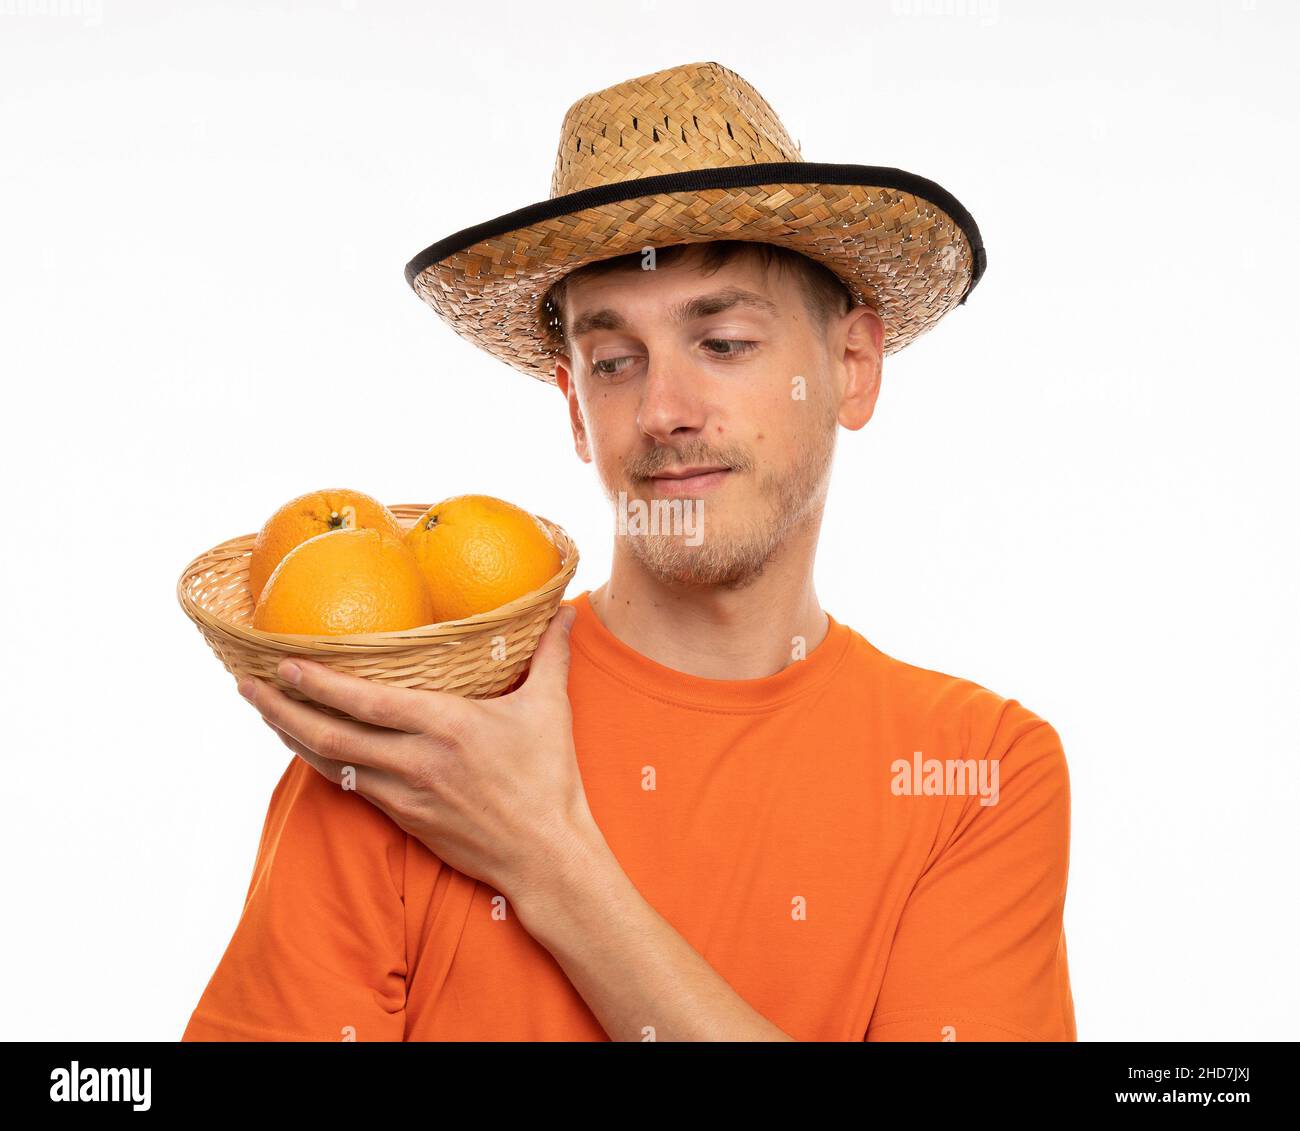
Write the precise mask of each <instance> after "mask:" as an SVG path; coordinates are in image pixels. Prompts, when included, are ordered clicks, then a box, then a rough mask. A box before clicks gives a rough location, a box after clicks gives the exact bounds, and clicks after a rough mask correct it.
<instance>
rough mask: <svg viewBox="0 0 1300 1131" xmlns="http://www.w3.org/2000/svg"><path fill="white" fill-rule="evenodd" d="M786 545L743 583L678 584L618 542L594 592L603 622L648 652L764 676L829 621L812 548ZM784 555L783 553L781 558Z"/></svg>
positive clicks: (688, 667) (813, 641) (718, 672)
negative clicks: (649, 568) (805, 551)
mask: <svg viewBox="0 0 1300 1131" xmlns="http://www.w3.org/2000/svg"><path fill="white" fill-rule="evenodd" d="M784 551H796V547H794V546H790V545H789V544H787V546H785V547H783V548H782V552H778V554H777V555H776V557H774V559H773V560H771V561H769V562H768V564H767V567H766V568H765V569H764V570H763V573H762V575H761V576H760V577H758V578H757V579H756V580H755V581H754V582H753V583H752V584H750V585H748V586H746V587H745V588H743V589H737V590H731V589H727V588H724V587H722V586H706V585H693V586H680V585H673V584H669V583H665V582H663V581H661V580H660V579H658V578H657V577H654V576H653V575H651V574H649V573H648V572H647V571H646V570H645V569H644V568H643V567H642V566H641V564H640V563H639V562H637V561H635V560H629V559H628V558H627V557H625V556H624V555H621V554H620V553H619V552H618V548H617V547H616V549H615V554H614V566H613V569H612V570H611V571H610V579H609V580H608V581H607V582H605V583H604V584H603V585H601V586H600V588H598V589H595V590H593V591H592V593H591V595H590V598H589V599H590V601H591V607H592V609H593V610H594V611H595V613H596V616H597V617H598V618H599V620H600V622H601V623H602V624H603V625H604V626H605V627H606V628H607V629H608V630H609V631H610V632H611V633H613V635H615V636H616V637H618V639H619V640H621V641H622V642H623V643H624V644H626V645H627V646H628V647H629V648H632V649H633V650H634V651H637V652H639V653H641V655H643V656H645V657H646V658H647V659H650V660H654V661H655V662H656V663H659V664H663V665H664V666H665V667H668V668H672V669H673V670H674V671H679V672H684V673H686V674H687V675H694V676H701V677H703V678H705V679H761V678H762V677H764V676H769V675H774V674H775V673H777V672H779V671H781V670H783V669H784V668H786V667H788V666H789V665H790V664H791V663H792V662H794V661H795V660H796V659H797V658H800V657H801V656H806V655H809V654H810V653H811V652H812V651H813V649H815V648H816V647H817V646H818V645H819V644H820V643H821V642H822V640H823V639H825V637H826V633H827V631H828V629H829V627H830V622H829V621H828V619H827V617H826V614H825V613H824V612H823V611H822V608H821V605H820V603H819V602H818V600H817V594H816V591H815V589H814V587H813V582H812V561H811V555H805V554H800V553H798V552H784ZM778 559H779V560H778Z"/></svg>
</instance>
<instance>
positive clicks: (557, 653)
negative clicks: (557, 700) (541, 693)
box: [523, 605, 578, 691]
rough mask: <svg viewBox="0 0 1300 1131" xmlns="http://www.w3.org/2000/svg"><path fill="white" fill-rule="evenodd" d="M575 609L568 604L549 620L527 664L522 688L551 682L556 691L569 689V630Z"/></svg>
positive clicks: (574, 615)
mask: <svg viewBox="0 0 1300 1131" xmlns="http://www.w3.org/2000/svg"><path fill="white" fill-rule="evenodd" d="M577 616H578V610H577V609H575V608H574V607H573V606H572V605H562V606H561V607H560V611H559V612H558V613H556V614H555V616H553V617H552V618H551V623H550V624H548V625H547V626H546V631H545V632H543V633H542V636H541V639H540V640H538V641H537V650H536V651H535V652H533V658H532V661H531V663H530V664H529V665H528V678H527V679H525V680H524V684H523V686H525V687H527V686H528V685H529V684H532V683H539V682H545V683H551V684H553V685H555V686H556V687H557V688H558V690H560V691H564V690H565V689H567V687H568V686H569V630H570V629H571V628H572V627H573V622H574V621H575V620H576V619H577Z"/></svg>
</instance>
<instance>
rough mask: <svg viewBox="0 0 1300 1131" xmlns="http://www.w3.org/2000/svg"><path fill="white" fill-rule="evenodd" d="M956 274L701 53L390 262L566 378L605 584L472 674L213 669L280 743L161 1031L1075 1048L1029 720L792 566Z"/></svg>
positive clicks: (1045, 810)
mask: <svg viewBox="0 0 1300 1131" xmlns="http://www.w3.org/2000/svg"><path fill="white" fill-rule="evenodd" d="M760 153H761V154H762V155H763V156H764V158H768V160H762V159H758V158H759V154H760ZM778 156H779V158H780V161H776V160H775V158H776V157H778ZM759 166H761V168H760V167H759ZM665 169H667V170H669V171H667V172H662V170H665ZM737 231H744V232H745V233H746V240H744V241H740V242H736V241H733V240H732V239H730V235H731V234H732V233H735V232H737ZM982 267H983V251H982V246H981V244H980V241H979V234H978V229H977V228H976V227H975V225H974V221H973V220H972V219H971V218H970V216H969V214H968V213H966V212H965V210H964V209H962V208H961V206H960V205H959V204H958V203H957V202H956V201H955V200H954V199H953V198H952V197H951V196H949V195H948V194H947V193H946V192H944V190H942V189H941V188H939V186H937V185H933V184H932V183H930V182H926V181H922V180H921V179H920V178H917V177H913V176H911V175H910V174H905V173H901V172H899V171H897V170H882V169H871V168H867V167H863V166H832V165H811V164H808V163H804V162H802V160H801V159H799V158H798V153H797V150H796V148H795V147H794V145H793V143H791V142H790V139H789V137H788V135H787V134H786V132H785V130H784V128H783V127H782V126H781V124H780V122H779V121H778V120H777V119H776V117H775V115H774V114H773V113H772V112H771V109H770V107H768V106H767V103H766V102H765V101H764V100H763V99H762V97H761V96H760V95H759V94H758V93H757V91H755V90H754V89H753V88H752V87H750V86H749V84H747V83H745V82H744V80H743V79H741V78H740V77H739V76H738V75H735V74H734V73H733V72H731V71H728V70H727V69H725V68H722V67H719V66H718V65H717V64H714V63H703V64H693V65H690V66H685V67H677V68H672V69H671V70H668V71H663V72H659V73H657V74H655V75H649V76H642V77H641V78H638V79H634V80H630V81H629V82H628V83H624V84H620V85H619V86H617V87H613V88H610V89H609V90H606V91H602V92H599V93H598V94H595V95H591V96H589V97H588V98H587V99H584V100H582V101H580V102H579V103H577V104H575V106H574V107H573V108H572V109H571V110H570V111H569V114H568V116H567V117H566V123H565V129H564V131H563V133H562V137H561V146H560V152H559V156H558V158H557V164H556V172H555V176H554V178H553V180H552V195H551V199H550V200H549V201H547V202H544V203H543V204H541V205H534V206H531V207H530V208H527V209H523V210H520V211H519V212H515V213H511V214H510V215H508V216H505V217H501V218H499V219H498V220H497V221H492V222H490V223H489V224H485V225H481V226H480V227H479V228H477V229H469V230H467V231H466V232H462V233H457V235H456V236H453V237H450V238H449V239H447V240H444V241H442V242H441V243H440V244H435V245H434V246H433V247H432V248H430V249H428V250H427V251H426V252H424V253H422V255H421V256H419V257H417V259H416V260H415V261H413V262H412V264H411V265H410V266H409V267H408V278H409V279H410V280H411V281H412V283H413V285H414V286H415V287H416V289H417V291H418V293H420V294H421V296H422V297H424V298H425V299H426V301H428V302H429V303H430V304H431V305H432V306H433V307H434V309H435V310H436V311H437V312H438V313H439V314H440V315H441V316H442V317H443V318H444V319H446V320H447V321H448V322H449V324H451V325H452V326H453V328H455V329H456V330H457V332H458V333H462V334H464V335H465V336H467V337H469V338H470V339H471V340H473V341H475V342H476V343H477V344H479V345H481V346H482V347H483V348H485V349H488V350H489V351H490V352H492V353H493V354H494V355H495V356H498V357H500V358H502V360H505V361H506V362H507V363H508V364H510V365H512V366H513V367H514V368H516V369H519V370H520V371H521V372H526V373H529V374H530V375H532V376H534V377H538V378H539V379H543V380H548V381H551V382H553V383H554V384H555V385H556V386H557V387H558V388H559V390H560V391H561V392H562V393H563V395H564V396H565V398H566V403H567V407H568V413H569V419H570V424H571V428H572V432H573V436H574V441H575V446H576V448H577V451H578V454H579V456H580V458H582V459H583V460H585V461H588V462H592V463H594V464H595V466H596V470H597V473H598V474H599V476H600V480H601V483H602V485H603V487H604V489H605V491H606V494H607V495H608V497H609V498H610V500H611V502H612V503H613V505H614V510H615V520H616V524H617V525H616V528H615V529H616V534H615V542H614V555H613V566H612V570H611V576H610V578H609V580H608V581H607V582H606V583H605V584H603V585H601V586H600V587H599V588H598V589H596V590H594V591H590V590H589V591H584V592H582V593H580V594H579V595H577V596H576V597H573V598H570V599H569V600H567V601H566V602H565V604H566V605H568V606H572V607H573V609H574V610H575V612H576V617H575V619H574V621H573V623H572V627H571V629H569V631H568V636H567V638H566V634H565V631H564V627H563V625H562V623H561V618H560V617H557V618H555V620H554V621H553V622H552V624H551V626H550V627H549V628H548V630H547V632H546V634H545V636H544V637H543V638H542V640H541V642H540V644H539V647H538V651H537V653H536V655H535V656H534V659H533V663H532V666H531V668H530V671H529V673H528V678H527V680H526V681H525V683H524V684H523V685H522V686H521V687H520V688H519V689H518V690H517V691H514V692H512V693H511V694H509V695H506V696H503V697H500V698H498V699H494V700H485V701H469V700H459V699H456V698H455V697H453V696H443V695H441V694H440V693H432V692H415V691H409V690H402V689H382V688H379V687H378V686H376V685H372V684H370V682H369V681H365V680H359V679H357V678H356V677H351V676H343V675H339V674H337V673H331V672H330V670H329V669H328V668H324V667H322V666H321V665H314V664H303V665H301V668H302V671H301V681H302V682H301V683H300V687H301V688H302V689H303V690H304V691H305V692H306V693H307V695H308V696H309V697H311V698H312V699H314V700H318V701H320V702H324V703H333V704H334V705H344V704H346V705H347V708H348V709H349V711H350V713H352V714H353V715H354V717H355V718H357V719H360V720H362V722H361V723H358V724H349V725H347V726H344V725H342V724H339V723H337V722H336V721H332V720H326V719H324V718H323V716H320V713H319V712H315V711H313V709H312V708H311V707H309V706H306V705H304V704H301V703H294V702H292V701H290V700H289V699H287V697H284V696H282V695H280V694H279V693H278V692H275V691H273V689H271V688H270V687H269V686H261V685H258V686H256V687H255V688H254V689H253V690H252V693H251V698H252V701H253V703H254V705H255V706H256V707H257V708H258V709H259V710H260V711H262V713H263V715H264V716H265V717H266V719H267V722H268V723H269V724H270V725H271V726H273V727H274V728H276V729H277V730H278V731H279V732H280V734H281V737H282V738H284V740H285V741H286V743H287V744H288V745H289V746H290V747H291V748H292V749H293V750H294V751H295V753H296V754H298V755H299V757H297V758H295V759H294V761H293V762H292V763H291V764H290V766H289V768H288V770H287V771H286V772H285V775H284V777H283V779H282V780H281V782H280V784H279V786H278V787H277V789H276V791H275V794H274V795H273V797H272V800H271V807H270V811H269V813H268V816H267V822H266V826H265V829H264V832H263V836H262V842H261V846H260V848H259V853H258V860H257V864H256V867H255V869H254V876H253V881H252V884H251V885H250V888H249V893H248V898H247V901H246V903H245V908H244V912H243V915H242V917H241V919H240V922H239V926H238V929H237V930H236V933H235V937H234V938H233V939H232V941H231V943H230V946H229V947H228V949H227V951H226V954H225V956H224V957H223V959H222V962H221V964H220V966H219V967H218V969H217V971H216V973H215V974H214V975H213V978H212V980H211V982H210V983H209V985H208V988H207V990H206V991H205V993H204V995H203V998H202V1000H201V1001H200V1002H199V1005H198V1008H197V1009H196V1010H195V1011H194V1014H193V1016H192V1017H191V1019H190V1023H189V1026H188V1028H187V1029H186V1032H185V1039H191V1040H194V1039H197V1040H204V1039H213V1040H231V1039H233V1040H275V1039H308V1040H349V1039H355V1040H445V1039H461V1040H574V1039H577V1040H587V1039H591V1040H599V1039H605V1038H607V1037H608V1038H613V1039H616V1040H699V1039H706V1040H707V1039H739V1040H789V1039H794V1040H861V1039H871V1040H935V1041H939V1040H1025V1041H1038V1040H1074V1039H1075V1037H1076V1033H1075V1025H1074V1009H1073V1001H1072V998H1071V994H1070V985H1069V974H1068V964H1067V957H1066V949H1065V938H1064V932H1063V927H1062V916H1063V910H1064V902H1065V893H1066V878H1067V870H1068V855H1069V780H1068V772H1067V767H1066V762H1065V756H1064V753H1063V749H1062V744H1061V741H1060V737H1059V735H1058V734H1057V733H1056V731H1055V730H1054V729H1053V728H1052V726H1051V725H1050V724H1049V723H1047V722H1045V721H1044V720H1043V719H1041V718H1039V717H1038V716H1037V715H1035V714H1034V713H1033V712H1031V711H1029V710H1028V709H1027V708H1025V707H1024V706H1023V705H1021V704H1020V703H1018V702H1017V701H1016V700H1014V699H1008V698H1004V697H1002V696H1000V695H998V694H995V693H994V692H992V691H990V690H988V689H987V688H984V687H981V686H980V685H978V684H976V683H973V682H971V681H969V680H966V679H962V678H959V677H955V676H951V675H947V674H944V673H941V672H936V671H932V670H928V669H925V668H921V667H917V666H913V665H910V664H907V663H905V662H902V661H900V660H897V659H894V658H892V657H890V656H887V655H885V654H883V653H882V652H880V651H879V650H878V649H876V648H875V647H873V646H872V645H871V644H870V643H869V642H868V641H867V640H866V639H864V638H863V637H862V636H861V635H859V634H858V633H857V632H855V631H853V630H852V629H851V628H849V627H848V626H847V625H844V624H841V623H840V622H838V621H836V620H835V619H834V618H833V617H832V616H830V615H829V614H828V613H826V612H825V611H824V610H823V609H822V608H821V607H820V605H819V603H818V601H817V598H816V594H815V590H814V586H813V579H812V566H813V560H814V557H815V552H816V545H817V536H818V532H819V529H820V523H821V517H822V510H823V504H824V500H825V496H826V490H827V486H828V482H829V474H830V469H831V462H832V460H831V457H832V454H833V450H834V444H835V439H836V434H837V427H838V426H839V425H843V426H844V427H845V428H848V429H850V430H857V429H860V428H862V427H863V426H864V425H865V424H866V423H867V421H868V420H869V419H870V418H871V415H872V412H873V409H874V406H875V401H876V396H877V393H878V391H879V387H880V378H881V370H882V358H883V356H884V354H885V353H887V352H889V351H890V350H892V349H897V348H900V347H901V346H902V345H903V344H906V343H907V342H909V341H911V340H913V339H914V338H915V337H916V336H918V335H919V334H921V333H923V332H924V331H925V330H926V329H928V328H929V327H930V326H932V325H933V324H934V323H935V322H937V321H938V319H939V318H941V317H942V316H943V315H944V314H945V313H946V312H947V311H948V310H950V309H951V308H952V307H953V306H955V305H957V304H959V303H960V302H962V301H964V300H965V298H966V296H967V295H968V294H969V292H970V289H971V288H972V287H973V286H974V284H975V282H977V281H978V278H979V274H980V272H981V271H982ZM652 516H654V517H652ZM367 722H370V723H374V724H380V723H382V724H383V725H382V726H379V725H375V726H366V725H364V724H366V723H367ZM322 751H327V752H328V753H326V754H325V755H324V756H322ZM343 762H349V763H359V764H360V766H361V773H363V774H368V775H369V778H368V781H367V779H362V784H360V785H359V786H358V791H360V792H361V793H362V794H363V796H361V797H357V796H355V792H350V791H344V790H341V789H339V788H338V787H337V785H335V784H334V783H335V782H336V781H338V780H339V776H338V769H339V766H340V764H341V763H343ZM318 771H319V772H318ZM399 782H400V787H399V785H398V783H399ZM399 798H400V801H399ZM371 802H373V804H372V803H371ZM390 817H391V818H392V819H390Z"/></svg>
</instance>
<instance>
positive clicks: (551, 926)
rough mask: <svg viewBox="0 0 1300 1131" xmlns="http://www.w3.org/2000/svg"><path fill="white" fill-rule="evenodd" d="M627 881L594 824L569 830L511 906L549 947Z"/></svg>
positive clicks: (522, 883) (524, 883)
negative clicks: (570, 926)
mask: <svg viewBox="0 0 1300 1131" xmlns="http://www.w3.org/2000/svg"><path fill="white" fill-rule="evenodd" d="M620 881H622V882H624V883H626V882H627V877H626V876H625V875H624V874H623V869H622V867H621V866H620V865H619V863H618V860H617V859H616V858H615V856H614V853H613V852H612V851H611V850H610V847H609V845H608V844H607V843H606V841H605V837H604V835H603V834H602V833H601V831H600V829H599V828H598V827H597V826H596V824H595V822H594V821H593V822H591V823H590V824H587V823H584V824H582V825H580V826H577V827H569V828H567V829H566V830H565V832H564V834H563V836H562V838H561V839H560V841H559V842H558V843H557V844H556V846H555V849H554V850H553V851H552V852H550V853H548V854H547V856H546V859H545V860H541V861H538V864H537V866H536V867H535V868H534V869H533V870H532V871H531V873H530V874H529V875H528V877H527V878H525V879H523V880H521V881H520V883H519V884H518V885H517V890H516V892H515V894H514V895H513V897H512V898H511V900H510V902H511V903H512V904H513V905H514V908H515V913H516V915H518V917H519V920H520V922H521V923H522V924H523V926H524V928H525V930H527V931H528V933H529V934H530V935H532V936H533V937H534V938H535V939H537V941H538V942H540V943H542V944H543V945H544V946H546V945H548V944H549V943H553V942H557V941H558V938H559V935H560V934H561V933H562V931H563V929H564V928H565V927H566V926H568V925H571V924H572V923H574V922H575V921H578V920H581V919H582V918H583V917H584V916H585V915H586V914H587V913H588V911H589V910H590V908H591V906H592V900H593V898H594V899H595V900H597V901H599V900H602V899H609V898H612V896H613V895H614V893H615V892H616V891H617V885H618V884H619V882H620Z"/></svg>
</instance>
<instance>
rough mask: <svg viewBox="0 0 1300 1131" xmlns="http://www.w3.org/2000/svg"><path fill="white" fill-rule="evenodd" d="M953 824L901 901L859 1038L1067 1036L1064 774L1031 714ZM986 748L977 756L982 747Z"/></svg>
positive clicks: (1051, 739) (1052, 739)
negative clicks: (865, 1026) (987, 801)
mask: <svg viewBox="0 0 1300 1131" xmlns="http://www.w3.org/2000/svg"><path fill="white" fill-rule="evenodd" d="M1033 720H1034V721H1033V722H1032V723H1031V725H1030V726H1029V727H1028V728H1027V729H1023V730H1021V731H1020V733H1019V736H1018V737H1017V738H1015V739H1014V740H1012V741H1011V742H1010V743H1009V745H1007V749H1006V751H1005V753H1004V754H1002V756H1001V757H1000V758H997V759H996V761H997V767H996V769H997V776H996V777H994V773H993V771H994V766H993V765H992V764H990V765H989V766H988V767H987V769H986V771H985V773H986V777H984V778H981V779H979V780H980V781H981V782H982V783H983V784H985V785H988V786H991V785H993V784H996V786H997V790H996V793H995V792H994V791H993V790H992V789H991V788H990V789H987V790H985V791H984V792H986V794H987V796H988V798H990V799H992V798H994V797H996V802H995V803H993V804H987V805H982V804H981V803H980V802H981V800H982V798H981V797H980V796H972V795H971V794H972V793H975V792H978V791H973V790H968V791H967V794H966V795H965V796H957V797H953V796H949V797H947V798H946V802H947V804H948V805H951V806H955V807H956V809H955V810H954V811H955V812H957V814H958V817H957V820H956V821H955V823H951V822H945V826H944V827H945V828H946V827H949V826H950V827H951V829H952V831H951V834H950V835H949V836H947V838H946V839H945V840H944V841H943V843H942V847H941V848H940V850H939V851H938V852H937V854H935V855H934V856H933V862H932V863H931V865H930V866H929V867H928V868H927V869H926V870H925V871H924V873H923V874H922V875H921V876H920V878H919V879H918V881H917V883H916V885H915V887H914V888H913V890H912V893H911V895H910V897H909V898H908V901H907V903H906V905H905V907H904V909H903V913H902V917H901V919H900V921H899V926H898V930H897V933H896V935H895V938H894V943H893V947H892V949H891V952H890V956H889V960H888V965H887V968H886V972H885V977H884V982H883V985H882V987H881V991H880V994H879V997H878V999H877V1004H876V1008H875V1010H874V1012H873V1013H872V1017H871V1021H870V1023H869V1025H868V1029H867V1034H866V1039H867V1040H869V1041H945V1040H948V1041H951V1040H956V1041H1073V1040H1076V1039H1077V1038H1076V1033H1075V1024H1074V1001H1073V998H1072V996H1071V993H1070V977H1069V970H1068V964H1067V961H1066V951H1065V929H1064V925H1063V915H1064V910H1065V888H1066V875H1067V872H1068V869H1069V852H1070V783H1069V772H1068V769H1067V767H1066V761H1065V753H1064V750H1063V749H1062V745H1061V739H1060V736H1059V735H1058V734H1057V732H1056V731H1055V730H1054V729H1053V728H1052V726H1051V725H1050V724H1048V723H1046V722H1043V721H1042V720H1041V719H1037V717H1036V716H1033ZM994 753H995V750H990V752H989V754H988V755H986V756H985V759H987V758H988V757H990V756H992V755H993V754H994Z"/></svg>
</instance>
